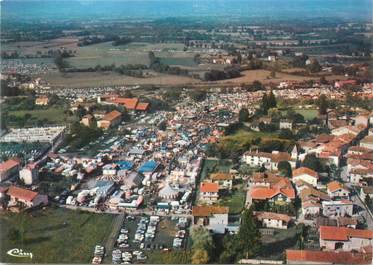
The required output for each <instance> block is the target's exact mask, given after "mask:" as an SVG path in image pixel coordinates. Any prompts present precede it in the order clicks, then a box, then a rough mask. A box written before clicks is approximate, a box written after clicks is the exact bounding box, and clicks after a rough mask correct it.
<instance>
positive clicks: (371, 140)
mask: <svg viewBox="0 0 373 265" xmlns="http://www.w3.org/2000/svg"><path fill="white" fill-rule="evenodd" d="M360 146H361V147H365V148H368V149H370V150H373V135H368V136H365V137H364V138H363V139H361V141H360Z"/></svg>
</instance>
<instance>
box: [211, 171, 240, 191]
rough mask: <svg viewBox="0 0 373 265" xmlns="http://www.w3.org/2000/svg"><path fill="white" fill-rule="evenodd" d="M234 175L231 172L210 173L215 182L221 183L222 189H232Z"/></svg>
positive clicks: (220, 187)
mask: <svg viewBox="0 0 373 265" xmlns="http://www.w3.org/2000/svg"><path fill="white" fill-rule="evenodd" d="M233 179H234V176H233V174H231V173H223V172H220V173H213V174H211V175H210V180H211V181H212V182H213V183H217V184H218V185H219V189H221V190H224V189H225V190H231V189H232V185H233Z"/></svg>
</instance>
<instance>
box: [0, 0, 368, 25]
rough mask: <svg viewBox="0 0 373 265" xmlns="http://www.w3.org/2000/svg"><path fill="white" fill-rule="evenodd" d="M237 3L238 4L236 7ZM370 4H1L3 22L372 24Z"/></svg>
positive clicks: (161, 0) (265, 0)
mask: <svg viewBox="0 0 373 265" xmlns="http://www.w3.org/2000/svg"><path fill="white" fill-rule="evenodd" d="M233 3H234V4H233ZM372 6H373V5H372V1H370V0H261V1H258V0H198V1H197V0H109V1H102V0H60V1H59V0H3V1H2V2H1V10H2V20H3V21H6V20H19V21H26V20H41V19H49V20H70V19H71V20H80V19H82V20H84V19H92V18H98V19H131V18H132V19H147V18H149V19H159V18H167V17H173V18H188V17H193V18H196V17H197V18H198V17H200V18H224V17H225V18H248V19H253V18H270V19H277V20H279V19H308V18H323V17H324V18H338V19H345V20H365V21H372Z"/></svg>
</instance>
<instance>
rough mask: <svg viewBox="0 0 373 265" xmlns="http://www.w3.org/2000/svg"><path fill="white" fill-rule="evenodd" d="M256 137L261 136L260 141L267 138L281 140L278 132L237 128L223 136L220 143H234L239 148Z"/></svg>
mask: <svg viewBox="0 0 373 265" xmlns="http://www.w3.org/2000/svg"><path fill="white" fill-rule="evenodd" d="M256 138H261V141H262V142H264V141H269V140H282V139H279V138H278V134H277V133H275V132H256V131H246V130H238V131H237V132H236V133H234V134H232V135H228V136H225V137H223V138H222V139H221V141H220V143H219V144H221V145H223V146H224V145H234V146H236V148H238V149H241V148H244V147H245V146H247V145H249V144H251V141H253V140H254V139H256Z"/></svg>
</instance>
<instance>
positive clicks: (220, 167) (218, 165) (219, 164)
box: [201, 159, 233, 181]
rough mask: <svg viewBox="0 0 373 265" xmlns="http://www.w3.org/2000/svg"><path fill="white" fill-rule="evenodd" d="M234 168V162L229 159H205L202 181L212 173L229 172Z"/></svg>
mask: <svg viewBox="0 0 373 265" xmlns="http://www.w3.org/2000/svg"><path fill="white" fill-rule="evenodd" d="M232 166H233V165H232V161H230V160H228V159H220V160H219V159H205V160H204V162H203V167H202V171H201V181H203V180H204V179H205V178H206V177H207V175H208V174H210V173H214V172H229V170H230V169H231V168H232Z"/></svg>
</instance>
